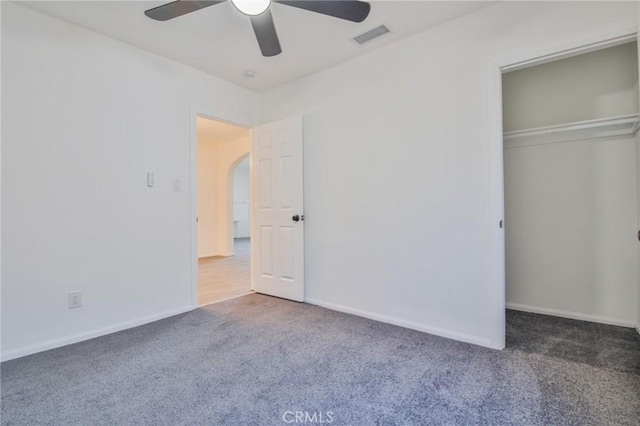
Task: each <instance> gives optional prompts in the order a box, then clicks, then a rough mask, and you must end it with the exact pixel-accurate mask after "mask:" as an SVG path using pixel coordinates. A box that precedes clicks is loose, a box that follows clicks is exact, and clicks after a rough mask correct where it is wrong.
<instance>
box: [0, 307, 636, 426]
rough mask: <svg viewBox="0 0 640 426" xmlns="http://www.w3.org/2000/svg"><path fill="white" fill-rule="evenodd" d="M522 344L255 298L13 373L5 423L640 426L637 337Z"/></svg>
mask: <svg viewBox="0 0 640 426" xmlns="http://www.w3.org/2000/svg"><path fill="white" fill-rule="evenodd" d="M507 334H508V349H506V350H504V351H494V350H490V349H485V348H481V347H477V346H473V345H469V344H465V343H459V342H455V341H452V340H448V339H444V338H439V337H435V336H431V335H428V334H424V333H420V332H416V331H411V330H407V329H403V328H400V327H395V326H391V325H387V324H382V323H379V322H375V321H370V320H367V319H363V318H359V317H355V316H351V315H346V314H341V313H337V312H333V311H329V310H325V309H322V308H318V307H314V306H310V305H305V304H299V303H294V302H288V301H284V300H281V299H277V298H271V297H267V296H261V295H250V296H245V297H242V298H239V299H234V300H230V301H227V302H223V303H220V304H216V305H211V306H208V307H205V308H201V309H198V310H196V311H194V312H190V313H187V314H183V315H179V316H176V317H173V318H169V319H166V320H162V321H158V322H156V323H153V324H149V325H146V326H142V327H138V328H135V329H132V330H127V331H124V332H120V333H117V334H113V335H110V336H105V337H101V338H98V339H94V340H91V341H87V342H83V343H79V344H75V345H72V346H67V347H64V348H60V349H56V350H52V351H48V352H45V353H41V354H36V355H32V356H29V357H25V358H22V359H18V360H13V361H8V362H5V363H3V364H2V424H3V425H14V424H24V425H41V424H48V425H272V424H287V423H285V422H284V420H283V415H284V416H285V418H284V419H285V420H288V421H291V420H295V412H296V411H301V412H304V411H306V412H307V414H308V416H310V417H308V418H307V419H304V417H300V419H302V420H313V417H312V416H313V415H314V414H315V416H316V417H315V420H316V421H317V422H319V420H320V414H321V415H322V416H323V417H322V420H323V421H324V422H325V423H326V422H328V421H329V420H332V424H336V425H426V424H433V425H438V424H457V425H466V424H482V425H502V424H504V425H506V424H521V425H542V424H544V425H550V424H553V425H608V424H612V425H613V424H620V425H623V424H627V425H638V424H640V339H639V338H638V336H637V335H636V333H635V331H634V330H631V329H624V328H618V327H612V326H604V325H597V324H590V323H585V322H580V321H572V320H565V319H559V318H553V317H547V316H542V315H533V314H526V313H520V312H513V311H510V312H508V333H507ZM289 411H290V412H292V413H291V414H287V412H289ZM328 412H330V413H328ZM291 423H293V424H295V422H293V421H292V422H291Z"/></svg>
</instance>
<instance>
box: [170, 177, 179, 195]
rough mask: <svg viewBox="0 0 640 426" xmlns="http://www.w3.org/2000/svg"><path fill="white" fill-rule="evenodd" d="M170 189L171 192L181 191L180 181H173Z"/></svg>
mask: <svg viewBox="0 0 640 426" xmlns="http://www.w3.org/2000/svg"><path fill="white" fill-rule="evenodd" d="M171 187H172V189H173V192H180V191H182V181H181V180H180V179H174V180H173V182H171Z"/></svg>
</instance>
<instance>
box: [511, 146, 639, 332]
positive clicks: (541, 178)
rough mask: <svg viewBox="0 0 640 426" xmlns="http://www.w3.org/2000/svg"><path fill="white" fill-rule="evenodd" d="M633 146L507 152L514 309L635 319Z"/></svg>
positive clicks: (627, 321) (626, 320) (602, 318)
mask: <svg viewBox="0 0 640 426" xmlns="http://www.w3.org/2000/svg"><path fill="white" fill-rule="evenodd" d="M635 144H636V138H635V136H632V135H629V136H620V137H616V138H600V139H588V140H574V141H570V142H563V143H554V144H543V145H535V146H526V147H516V148H507V149H505V151H504V181H505V210H506V216H505V219H506V221H505V223H506V227H505V231H506V282H507V283H506V290H507V293H506V295H507V304H508V306H509V304H514V307H515V308H518V309H525V310H532V311H534V312H543V313H550V314H559V315H561V316H569V317H574V318H580V319H588V320H593V321H599V322H605V323H612V324H618V325H627V326H629V325H635V324H636V318H637V315H638V309H637V300H638V240H637V223H638V214H637V193H636V158H635V157H636V154H635V152H636V147H635Z"/></svg>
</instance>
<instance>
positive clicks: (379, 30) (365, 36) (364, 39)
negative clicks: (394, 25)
mask: <svg viewBox="0 0 640 426" xmlns="http://www.w3.org/2000/svg"><path fill="white" fill-rule="evenodd" d="M388 32H390V31H389V28H387V27H385V26H384V25H380V26H379V27H375V28H374V29H372V30H369V31H367V32H366V33H362V34H360V35H359V36H356V37H354V38H353V39H354V40H355V41H357V42H358V44H365V43H368V42H370V41H371V40H373V39H374V38H378V37H380V36H381V35H384V34H387V33H388Z"/></svg>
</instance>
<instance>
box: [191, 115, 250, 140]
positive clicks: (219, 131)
mask: <svg viewBox="0 0 640 426" xmlns="http://www.w3.org/2000/svg"><path fill="white" fill-rule="evenodd" d="M196 131H197V132H198V140H202V141H205V142H207V141H212V142H226V141H231V140H236V139H242V138H248V137H249V136H250V135H251V133H250V130H249V129H245V128H244V127H240V126H234V125H233V124H227V123H223V122H222V121H217V120H211V119H208V118H204V117H198V118H197V119H196Z"/></svg>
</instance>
